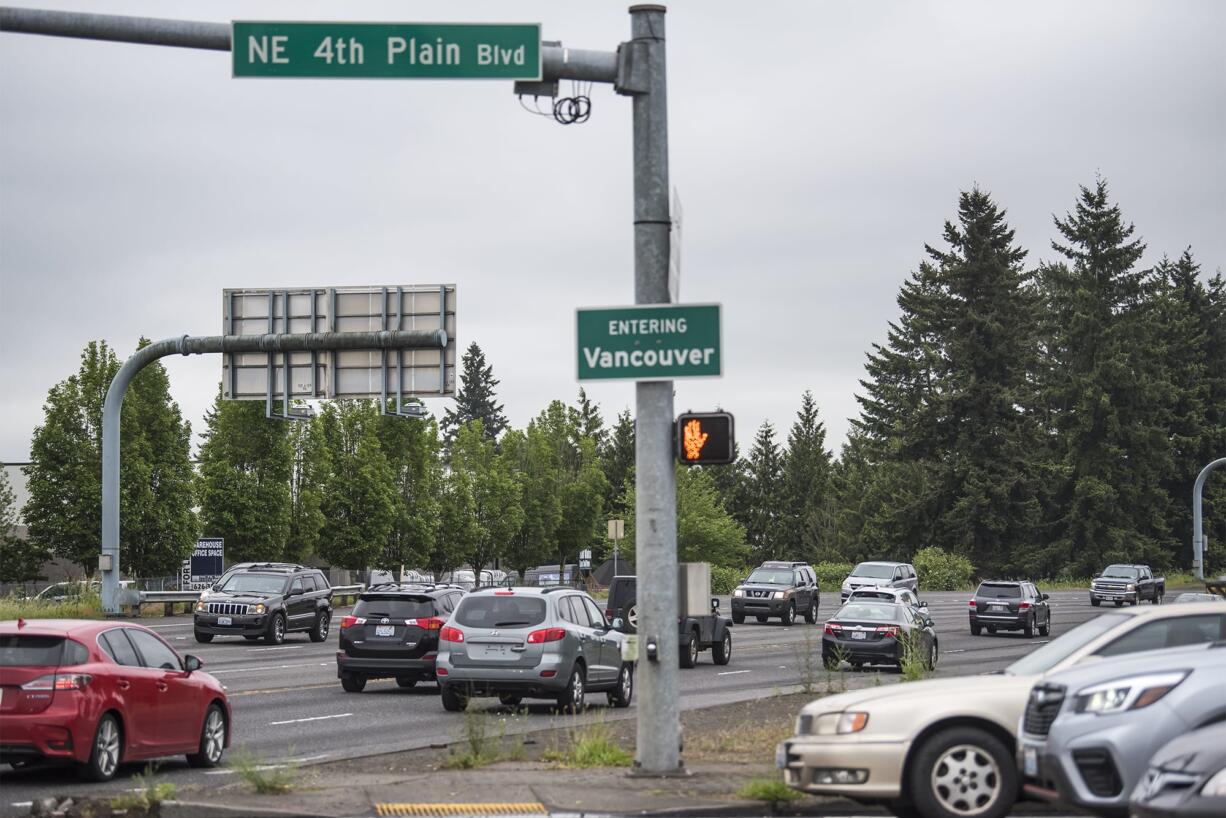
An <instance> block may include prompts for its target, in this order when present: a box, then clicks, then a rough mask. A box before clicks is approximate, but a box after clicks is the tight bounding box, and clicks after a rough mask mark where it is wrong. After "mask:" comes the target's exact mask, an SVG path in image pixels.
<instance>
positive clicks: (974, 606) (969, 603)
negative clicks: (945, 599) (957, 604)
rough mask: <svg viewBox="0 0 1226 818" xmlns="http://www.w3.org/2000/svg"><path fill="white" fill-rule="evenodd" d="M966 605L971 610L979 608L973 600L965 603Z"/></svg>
mask: <svg viewBox="0 0 1226 818" xmlns="http://www.w3.org/2000/svg"><path fill="white" fill-rule="evenodd" d="M966 604H967V605H970V606H971V607H972V608H978V607H979V605H978V604H977V603H976V602H975V600H973V599H972V600H971V601H970V602H968V603H966Z"/></svg>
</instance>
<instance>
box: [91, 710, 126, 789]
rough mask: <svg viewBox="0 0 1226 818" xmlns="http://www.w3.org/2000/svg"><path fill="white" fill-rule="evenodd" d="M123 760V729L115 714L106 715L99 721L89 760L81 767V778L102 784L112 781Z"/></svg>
mask: <svg viewBox="0 0 1226 818" xmlns="http://www.w3.org/2000/svg"><path fill="white" fill-rule="evenodd" d="M122 759H123V728H121V727H120V726H119V719H117V718H115V714H114V713H105V714H103V716H102V718H100V719H98V728H97V729H96V730H95V731H94V741H93V744H91V745H90V753H89V759H88V760H87V761H86V762H85V764H84V765H83V766H82V767H81V777H82V778H84V779H85V780H86V781H94V782H98V783H101V782H103V781H110V780H111V779H112V778H114V777H115V771H116V770H118V769H119V763H120V761H121V760H122Z"/></svg>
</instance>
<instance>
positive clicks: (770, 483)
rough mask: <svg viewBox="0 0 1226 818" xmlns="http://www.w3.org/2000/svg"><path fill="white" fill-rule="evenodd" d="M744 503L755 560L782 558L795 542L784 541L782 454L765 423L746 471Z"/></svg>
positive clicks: (754, 443) (755, 439) (744, 512)
mask: <svg viewBox="0 0 1226 818" xmlns="http://www.w3.org/2000/svg"><path fill="white" fill-rule="evenodd" d="M743 488H744V494H745V501H744V505H743V508H742V511H743V514H742V516H741V517H740V518H739V520H740V522H741V524H742V525H744V526H745V534H746V538H747V539H748V541H749V546H750V548H751V549H752V551H753V557H754V559H756V560H758V561H761V560H768V559H783V558H787V557H789V556H790V554H791V552H792V549H793V548H794V547H795V546H796V543H792V542H788V541H787V540H786V539H785V536H786V530H785V528H784V525H783V522H784V510H785V508H786V506H785V502H784V495H783V454H782V452H781V451H780V449H779V444H778V443H776V442H775V427H774V426H772V425H771V424H770V422H769V421H764V422H763V423H762V425H761V426H760V427H759V428H758V434H757V435H756V436H755V437H754V442H753V448H752V449H751V450H750V452H749V462H748V464H747V466H746V469H745V480H744V484H743Z"/></svg>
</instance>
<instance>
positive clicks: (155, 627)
mask: <svg viewBox="0 0 1226 818" xmlns="http://www.w3.org/2000/svg"><path fill="white" fill-rule="evenodd" d="M141 624H144V623H143V622H142V623H141ZM193 624H194V623H192V622H175V623H173V624H170V625H145V627H146V628H152V629H153V630H155V631H160V630H164V629H166V628H190V627H192V626H193Z"/></svg>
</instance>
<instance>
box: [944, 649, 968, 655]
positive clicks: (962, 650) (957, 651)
mask: <svg viewBox="0 0 1226 818" xmlns="http://www.w3.org/2000/svg"><path fill="white" fill-rule="evenodd" d="M946 653H966V648H958V649H957V650H943V651H941V654H942V655H945V654H946Z"/></svg>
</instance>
